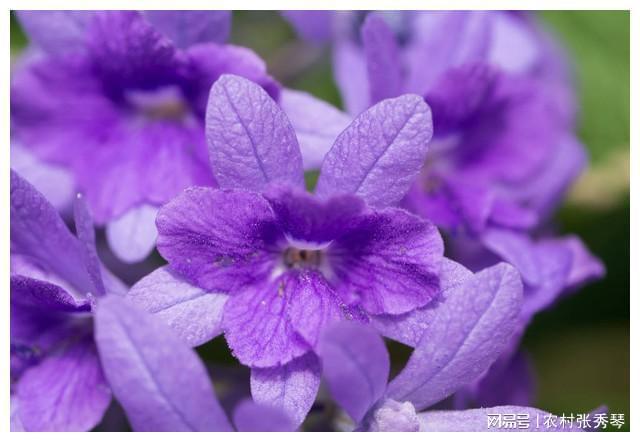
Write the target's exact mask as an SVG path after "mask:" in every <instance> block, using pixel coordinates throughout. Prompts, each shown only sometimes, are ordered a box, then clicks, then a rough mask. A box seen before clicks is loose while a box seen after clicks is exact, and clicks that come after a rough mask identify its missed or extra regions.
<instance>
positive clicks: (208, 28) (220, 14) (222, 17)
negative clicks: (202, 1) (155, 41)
mask: <svg viewBox="0 0 640 442" xmlns="http://www.w3.org/2000/svg"><path fill="white" fill-rule="evenodd" d="M144 16H145V17H146V19H147V20H149V21H150V22H151V24H152V25H153V26H154V27H155V28H156V29H157V30H159V31H160V32H162V33H163V34H164V35H166V36H167V37H169V38H170V39H171V40H172V41H173V43H174V44H175V45H176V46H177V47H179V48H186V47H189V46H190V45H193V44H196V43H208V42H217V43H224V42H225V41H226V40H227V38H228V37H229V31H230V30H231V12H230V11H158V10H156V11H144Z"/></svg>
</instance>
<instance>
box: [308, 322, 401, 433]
mask: <svg viewBox="0 0 640 442" xmlns="http://www.w3.org/2000/svg"><path fill="white" fill-rule="evenodd" d="M318 353H319V355H320V358H321V360H322V368H323V376H324V378H325V380H326V381H327V384H328V387H329V390H330V391H331V395H332V396H333V398H334V399H335V400H336V402H337V403H338V404H339V405H340V407H342V408H343V409H344V410H345V411H346V412H347V413H348V414H349V416H351V418H352V419H353V420H354V422H356V423H358V422H360V421H361V420H362V419H363V418H364V416H365V414H366V413H367V412H368V411H369V409H370V408H371V407H372V406H373V405H374V404H375V403H376V402H377V401H378V400H379V399H380V398H381V397H382V396H383V395H384V393H385V390H386V388H387V379H388V378H389V354H388V353H387V348H386V347H385V345H384V341H383V340H382V338H381V337H380V335H378V333H376V332H375V330H373V329H372V328H370V327H366V326H363V325H360V324H355V323H351V322H341V323H339V324H336V325H334V326H332V327H330V328H329V329H327V331H326V332H325V333H324V334H323V335H322V338H321V340H320V344H319V346H318Z"/></svg>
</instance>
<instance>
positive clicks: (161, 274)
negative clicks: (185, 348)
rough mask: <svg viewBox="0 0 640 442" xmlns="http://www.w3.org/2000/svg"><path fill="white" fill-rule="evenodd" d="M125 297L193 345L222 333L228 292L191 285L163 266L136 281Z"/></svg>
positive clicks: (202, 342)
mask: <svg viewBox="0 0 640 442" xmlns="http://www.w3.org/2000/svg"><path fill="white" fill-rule="evenodd" d="M127 297H128V299H129V300H130V301H132V302H133V303H134V304H136V305H137V306H138V307H140V308H141V309H143V310H146V311H147V312H149V313H153V314H154V315H155V316H157V317H158V318H160V319H161V320H162V321H164V322H165V323H166V324H168V325H169V326H171V328H173V330H174V331H175V332H176V333H177V334H178V335H179V336H180V337H181V338H182V339H184V341H185V342H186V343H187V344H189V345H191V346H192V347H195V346H196V345H200V344H204V343H205V342H207V341H209V340H211V339H213V338H215V337H216V336H218V335H219V334H220V333H222V309H223V307H224V304H225V302H226V301H227V298H228V296H227V295H223V294H220V293H211V292H207V291H206V290H203V289H201V288H198V287H196V286H193V285H191V284H189V283H188V282H186V281H184V280H183V279H181V278H180V277H178V276H176V275H175V274H174V273H173V272H172V271H171V270H170V269H169V268H168V267H166V266H165V267H160V268H159V269H157V270H155V271H154V272H153V273H151V274H149V275H147V276H145V277H144V278H142V279H141V280H140V281H138V282H137V283H136V284H135V285H134V286H133V287H131V290H129V293H128V295H127Z"/></svg>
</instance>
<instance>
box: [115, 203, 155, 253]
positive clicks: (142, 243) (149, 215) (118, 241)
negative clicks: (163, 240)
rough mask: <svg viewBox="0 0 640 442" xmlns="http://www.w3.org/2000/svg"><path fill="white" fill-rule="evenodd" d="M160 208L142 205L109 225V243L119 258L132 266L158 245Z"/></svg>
mask: <svg viewBox="0 0 640 442" xmlns="http://www.w3.org/2000/svg"><path fill="white" fill-rule="evenodd" d="M157 214H158V208H157V207H156V206H151V205H149V204H142V205H140V206H137V207H134V208H132V209H130V210H129V211H127V212H125V213H124V214H123V215H121V216H120V217H119V218H117V219H116V220H114V221H111V222H110V223H108V224H107V241H108V242H109V247H111V250H113V253H115V254H116V256H117V257H118V258H120V259H121V260H122V261H124V262H126V263H128V264H131V263H135V262H139V261H142V260H143V259H145V258H146V257H147V256H148V255H149V254H150V253H151V251H152V250H153V248H154V247H155V245H156V238H157V236H158V229H157V228H156V216H157Z"/></svg>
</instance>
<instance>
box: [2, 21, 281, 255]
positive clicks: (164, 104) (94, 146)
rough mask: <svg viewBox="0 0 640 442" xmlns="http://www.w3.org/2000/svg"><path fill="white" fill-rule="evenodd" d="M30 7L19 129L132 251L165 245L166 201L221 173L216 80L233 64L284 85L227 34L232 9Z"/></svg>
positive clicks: (18, 93)
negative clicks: (212, 105) (159, 229)
mask: <svg viewBox="0 0 640 442" xmlns="http://www.w3.org/2000/svg"><path fill="white" fill-rule="evenodd" d="M18 18H19V19H20V21H21V23H22V25H23V27H24V29H25V30H26V32H27V35H28V37H29V38H30V40H31V43H32V47H31V49H30V54H29V55H28V56H26V57H24V58H23V60H21V61H20V62H19V64H18V67H17V68H16V69H15V72H13V75H12V82H11V123H12V136H13V137H14V139H15V140H14V141H15V143H19V144H20V146H21V148H22V149H24V150H26V151H27V152H29V154H30V155H34V156H35V157H36V158H37V159H38V160H40V161H42V162H44V163H45V164H46V165H47V166H49V165H51V166H55V167H58V168H63V169H64V170H65V171H67V172H68V173H69V174H70V177H71V178H72V180H73V183H74V185H75V188H76V189H77V190H79V191H81V192H83V193H84V194H85V195H86V198H87V202H88V204H89V206H90V207H91V210H92V212H93V213H94V216H95V217H96V221H97V222H98V224H99V225H105V224H106V226H107V238H108V239H109V242H110V245H111V247H112V248H113V249H114V251H115V252H116V254H118V255H119V256H120V257H121V258H122V259H124V260H126V261H128V262H133V261H138V260H140V259H142V258H144V257H145V256H146V255H147V254H148V253H149V252H150V251H151V250H152V249H153V246H154V243H155V229H154V226H153V219H154V218H155V212H156V211H157V208H158V207H159V206H160V205H162V204H163V203H165V202H166V201H167V200H168V199H170V198H171V197H173V196H175V195H176V194H177V193H178V192H180V191H181V190H183V189H184V188H185V187H188V186H189V185H194V184H207V185H213V184H214V183H215V181H214V180H213V177H212V176H211V172H210V171H209V167H208V160H207V150H206V145H205V140H204V136H203V133H204V112H205V105H206V100H207V96H208V92H209V88H210V86H211V83H212V82H213V81H215V80H216V79H217V78H218V77H219V76H220V74H222V73H225V72H232V73H236V74H238V75H243V76H246V77H247V78H251V79H252V80H254V81H256V82H257V83H259V84H260V85H261V86H263V87H264V88H265V89H266V90H268V91H269V93H270V94H272V95H273V96H274V97H275V96H277V95H278V90H279V88H278V85H277V83H276V82H275V81H274V80H273V79H272V78H271V77H269V76H268V75H267V73H266V68H265V65H264V62H263V61H262V60H261V59H260V58H258V57H257V56H256V55H255V54H254V53H253V52H252V51H250V50H249V49H245V48H242V47H237V46H233V45H229V44H225V43H224V41H225V40H226V38H227V35H228V33H229V28H230V20H231V16H230V13H228V12H225V11H169V12H167V11H149V12H135V11H22V12H18ZM43 190H44V191H48V189H46V188H45V189H43ZM139 232H145V233H146V235H143V237H138V234H139Z"/></svg>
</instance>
